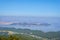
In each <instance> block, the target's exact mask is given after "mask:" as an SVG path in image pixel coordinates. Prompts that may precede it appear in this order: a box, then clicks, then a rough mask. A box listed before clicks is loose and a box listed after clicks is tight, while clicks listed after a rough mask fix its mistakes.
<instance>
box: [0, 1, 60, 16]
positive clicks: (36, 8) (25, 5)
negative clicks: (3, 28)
mask: <svg viewBox="0 0 60 40" xmlns="http://www.w3.org/2000/svg"><path fill="white" fill-rule="evenodd" d="M0 16H37V17H60V0H0Z"/></svg>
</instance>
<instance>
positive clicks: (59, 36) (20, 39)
mask: <svg viewBox="0 0 60 40" xmlns="http://www.w3.org/2000/svg"><path fill="white" fill-rule="evenodd" d="M0 30H4V31H12V32H17V33H18V34H12V35H7V33H5V34H4V35H3V33H2V32H0V40H60V31H58V32H42V31H39V30H29V29H15V28H6V27H0ZM1 34H2V35H1ZM31 35H32V36H31ZM5 36H6V37H5ZM36 36H37V37H36ZM39 37H41V38H39Z"/></svg>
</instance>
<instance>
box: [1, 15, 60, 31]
mask: <svg viewBox="0 0 60 40" xmlns="http://www.w3.org/2000/svg"><path fill="white" fill-rule="evenodd" d="M0 22H15V23H16V22H18V23H42V24H44V23H48V24H50V25H49V26H44V25H43V26H42V25H40V26H33V25H32V26H24V25H0V27H15V28H22V29H31V30H42V31H45V32H47V31H60V18H59V17H16V16H12V17H10V16H9V17H7V16H5V17H0Z"/></svg>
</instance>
